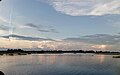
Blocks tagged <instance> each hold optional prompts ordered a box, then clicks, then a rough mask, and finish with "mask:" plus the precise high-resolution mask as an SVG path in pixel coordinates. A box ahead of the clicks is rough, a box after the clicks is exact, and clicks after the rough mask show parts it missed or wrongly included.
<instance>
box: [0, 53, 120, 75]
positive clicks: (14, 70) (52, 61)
mask: <svg viewBox="0 0 120 75" xmlns="http://www.w3.org/2000/svg"><path fill="white" fill-rule="evenodd" d="M119 63H120V60H119V59H113V58H112V56H110V55H109V56H108V55H94V56H93V55H88V54H86V55H82V54H77V55H75V54H69V55H64V54H63V55H58V54H52V55H50V54H43V55H28V56H12V57H11V56H3V57H0V70H2V71H4V72H5V73H6V75H120V72H119V70H120V66H119V65H120V64H119Z"/></svg>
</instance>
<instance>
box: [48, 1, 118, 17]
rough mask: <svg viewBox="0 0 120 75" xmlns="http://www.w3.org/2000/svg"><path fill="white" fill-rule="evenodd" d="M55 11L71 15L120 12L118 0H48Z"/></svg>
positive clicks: (100, 14)
mask: <svg viewBox="0 0 120 75" xmlns="http://www.w3.org/2000/svg"><path fill="white" fill-rule="evenodd" d="M49 3H50V4H51V5H52V6H53V7H54V9H55V10H56V11H59V12H61V13H63V14H67V15H71V16H82V15H96V16H102V15H107V14H120V0H49Z"/></svg>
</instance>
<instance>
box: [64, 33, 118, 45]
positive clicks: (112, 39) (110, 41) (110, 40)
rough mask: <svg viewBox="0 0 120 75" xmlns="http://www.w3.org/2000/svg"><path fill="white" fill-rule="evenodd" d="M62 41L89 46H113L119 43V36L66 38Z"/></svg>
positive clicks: (102, 35) (103, 35) (97, 35)
mask: <svg viewBox="0 0 120 75" xmlns="http://www.w3.org/2000/svg"><path fill="white" fill-rule="evenodd" d="M63 40H64V41H74V42H75V41H76V42H78V41H79V42H85V43H90V44H107V45H114V44H118V43H119V42H120V35H108V34H95V35H88V36H82V37H81V38H66V39H63Z"/></svg>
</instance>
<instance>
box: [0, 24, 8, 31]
mask: <svg viewBox="0 0 120 75" xmlns="http://www.w3.org/2000/svg"><path fill="white" fill-rule="evenodd" d="M0 30H3V31H8V30H9V27H8V26H5V25H0Z"/></svg>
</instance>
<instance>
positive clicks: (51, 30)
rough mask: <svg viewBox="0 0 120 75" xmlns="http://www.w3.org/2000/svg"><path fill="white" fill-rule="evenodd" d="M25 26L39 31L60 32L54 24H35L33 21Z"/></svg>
mask: <svg viewBox="0 0 120 75" xmlns="http://www.w3.org/2000/svg"><path fill="white" fill-rule="evenodd" d="M25 26H27V27H30V28H33V29H36V30H37V31H39V32H49V33H58V31H56V29H54V28H53V27H52V26H44V25H35V24H33V23H27V24H25Z"/></svg>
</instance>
